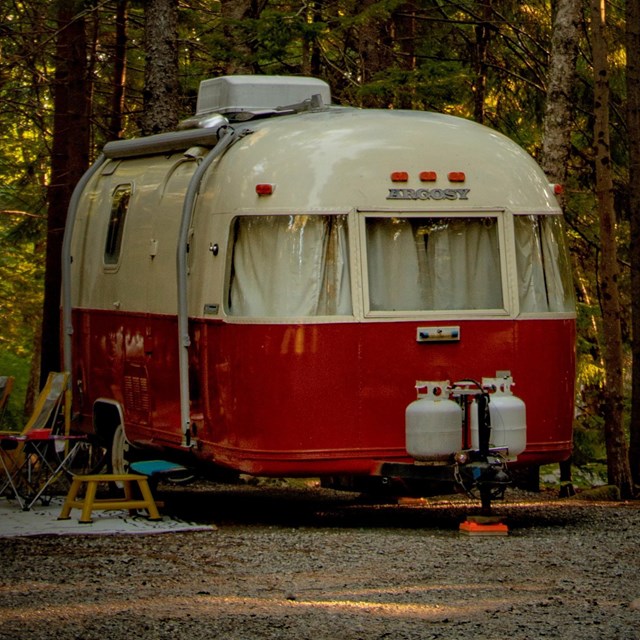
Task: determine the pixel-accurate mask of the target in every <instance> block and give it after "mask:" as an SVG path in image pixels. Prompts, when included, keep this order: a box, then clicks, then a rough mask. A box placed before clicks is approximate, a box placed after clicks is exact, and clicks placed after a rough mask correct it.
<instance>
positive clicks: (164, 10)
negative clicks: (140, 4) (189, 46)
mask: <svg viewBox="0 0 640 640" xmlns="http://www.w3.org/2000/svg"><path fill="white" fill-rule="evenodd" d="M144 48H145V56H146V59H145V67H144V89H143V91H142V101H143V113H142V118H141V119H140V128H141V129H142V134H143V135H150V134H153V133H162V132H164V131H170V130H172V129H175V127H176V125H177V124H178V120H179V119H180V103H179V82H178V1H177V0H147V2H145V3H144Z"/></svg>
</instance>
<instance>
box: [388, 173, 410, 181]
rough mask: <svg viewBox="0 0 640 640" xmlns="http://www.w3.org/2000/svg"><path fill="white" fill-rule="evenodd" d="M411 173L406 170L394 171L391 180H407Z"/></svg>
mask: <svg viewBox="0 0 640 640" xmlns="http://www.w3.org/2000/svg"><path fill="white" fill-rule="evenodd" d="M408 180H409V174H408V173H407V172H406V171H394V172H393V173H392V174H391V182H407V181H408Z"/></svg>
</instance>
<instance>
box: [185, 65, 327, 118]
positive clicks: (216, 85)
mask: <svg viewBox="0 0 640 640" xmlns="http://www.w3.org/2000/svg"><path fill="white" fill-rule="evenodd" d="M318 94H319V95H320V97H321V98H322V102H323V104H330V103H331V90H330V88H329V85H328V84H327V83H326V82H324V81H323V80H319V79H317V78H304V77H297V76H248V75H244V76H222V77H220V78H211V79H209V80H203V81H202V82H201V83H200V89H199V91H198V102H197V105H196V116H201V115H205V114H207V113H237V112H241V111H250V112H254V111H258V112H259V111H273V110H276V109H278V107H285V106H289V105H293V104H297V103H300V102H303V101H304V100H308V99H310V98H311V97H312V96H314V95H318Z"/></svg>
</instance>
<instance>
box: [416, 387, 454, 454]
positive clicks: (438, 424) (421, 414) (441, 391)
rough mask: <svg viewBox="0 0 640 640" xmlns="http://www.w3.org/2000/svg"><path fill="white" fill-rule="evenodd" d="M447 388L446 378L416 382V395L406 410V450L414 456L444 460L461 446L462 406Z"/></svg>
mask: <svg viewBox="0 0 640 640" xmlns="http://www.w3.org/2000/svg"><path fill="white" fill-rule="evenodd" d="M448 388H449V381H448V380H443V381H440V382H422V381H419V382H417V383H416V389H417V390H418V399H417V400H414V401H413V402H412V403H411V404H410V405H408V406H407V408H406V411H405V427H406V446H407V452H408V453H409V455H410V456H412V457H413V458H416V460H446V459H447V458H449V456H451V454H452V453H455V452H456V451H459V450H460V448H461V445H462V409H461V408H460V406H459V405H458V404H457V403H456V402H454V401H453V400H450V399H449V391H448Z"/></svg>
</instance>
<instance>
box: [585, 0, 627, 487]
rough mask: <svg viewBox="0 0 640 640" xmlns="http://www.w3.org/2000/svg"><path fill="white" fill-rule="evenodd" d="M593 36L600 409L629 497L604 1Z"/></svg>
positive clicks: (612, 476) (597, 3)
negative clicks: (602, 381)
mask: <svg viewBox="0 0 640 640" xmlns="http://www.w3.org/2000/svg"><path fill="white" fill-rule="evenodd" d="M591 25H592V27H591V35H592V43H593V44H592V46H593V74H594V118H595V123H594V147H595V154H596V157H595V165H596V198H597V203H598V211H599V220H600V240H601V244H602V261H601V268H600V273H599V274H598V276H599V283H600V290H601V306H602V330H603V345H604V363H605V381H606V385H605V390H604V397H603V413H604V416H603V417H604V422H605V439H606V447H607V471H608V475H609V483H610V484H614V485H616V486H617V487H619V489H620V494H621V496H622V497H624V498H628V497H630V496H631V494H632V486H631V472H630V469H629V457H628V448H627V442H626V438H625V433H624V428H623V423H622V417H623V388H622V372H623V360H622V331H621V326H620V296H619V293H618V257H617V249H616V219H615V210H614V201H613V179H612V176H611V154H610V141H609V65H608V60H607V42H606V39H605V0H591Z"/></svg>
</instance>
